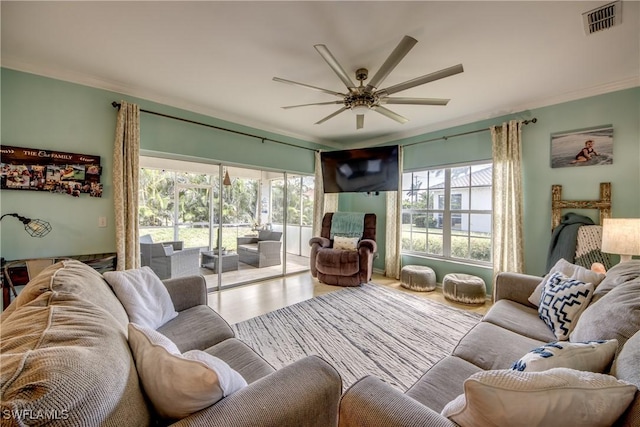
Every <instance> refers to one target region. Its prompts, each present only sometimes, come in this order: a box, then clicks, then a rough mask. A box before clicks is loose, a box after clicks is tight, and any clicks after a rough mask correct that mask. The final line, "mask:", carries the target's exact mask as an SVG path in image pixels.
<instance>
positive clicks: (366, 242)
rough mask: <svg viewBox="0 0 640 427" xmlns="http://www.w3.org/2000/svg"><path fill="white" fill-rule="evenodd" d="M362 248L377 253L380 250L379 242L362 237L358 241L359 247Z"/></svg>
mask: <svg viewBox="0 0 640 427" xmlns="http://www.w3.org/2000/svg"><path fill="white" fill-rule="evenodd" d="M360 248H367V249H369V250H370V251H371V252H374V253H375V252H377V251H378V244H377V243H376V242H375V240H371V239H362V240H360V241H359V242H358V249H360Z"/></svg>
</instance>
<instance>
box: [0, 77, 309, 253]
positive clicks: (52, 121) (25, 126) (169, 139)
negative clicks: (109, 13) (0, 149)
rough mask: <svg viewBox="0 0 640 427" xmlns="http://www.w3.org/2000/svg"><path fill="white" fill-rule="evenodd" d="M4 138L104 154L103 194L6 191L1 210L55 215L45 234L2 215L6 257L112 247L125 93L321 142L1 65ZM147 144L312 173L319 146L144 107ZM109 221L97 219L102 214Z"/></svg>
mask: <svg viewBox="0 0 640 427" xmlns="http://www.w3.org/2000/svg"><path fill="white" fill-rule="evenodd" d="M0 85H1V86H0V87H1V91H2V99H1V104H0V107H1V125H2V126H1V132H0V135H1V143H2V144H3V145H15V146H19V147H29V148H41V149H45V150H56V151H68V152H74V153H86V154H92V155H98V156H100V157H101V164H102V167H103V174H102V177H101V181H102V183H103V185H104V194H103V197H102V198H92V197H89V196H88V195H82V196H81V197H79V198H74V197H71V196H67V195H61V194H51V193H47V192H30V191H17V190H2V191H0V211H1V213H2V214H5V213H11V212H17V213H19V214H21V215H24V216H29V217H34V218H40V219H43V220H46V221H49V222H50V223H51V225H52V227H53V231H51V233H49V234H48V235H47V236H45V237H43V238H32V237H30V236H28V235H27V234H26V233H25V232H24V230H23V227H22V224H20V222H18V221H17V220H16V219H14V218H5V219H4V220H3V221H2V223H0V234H1V236H0V255H2V257H4V258H5V259H7V260H11V259H21V258H29V257H46V256H64V255H79V254H90V253H102V252H112V251H113V250H114V249H115V237H114V231H113V218H114V212H113V188H112V184H111V181H112V169H113V167H112V165H113V154H112V151H113V142H114V138H115V133H114V129H115V124H116V114H117V112H116V110H115V109H114V108H113V107H112V106H111V102H113V101H117V102H119V101H120V100H123V99H124V100H126V101H129V102H135V103H137V104H139V105H140V106H141V108H143V109H148V110H151V111H156V112H160V113H164V114H169V115H176V116H180V117H182V118H185V119H189V120H194V121H201V122H205V123H207V124H211V125H214V126H220V127H225V128H230V129H234V130H237V131H241V132H246V133H250V134H258V135H260V136H264V137H266V138H273V139H276V140H278V141H283V142H288V143H293V144H298V145H300V146H304V147H308V148H318V146H317V145H315V144H312V143H310V142H307V141H302V140H296V139H294V138H289V137H286V136H282V135H276V134H272V133H268V132H264V131H260V130H257V129H251V128H247V127H243V126H240V125H237V124H233V123H229V122H225V121H222V120H217V119H214V118H211V117H207V116H203V115H200V114H195V113H191V112H187V111H184V110H180V109H177V108H172V107H168V106H165V105H161V104H157V103H154V102H150V101H146V100H142V99H138V98H134V97H130V96H125V95H122V94H117V93H114V92H109V91H105V90H101V89H94V88H90V87H86V86H82V85H78V84H73V83H67V82H63V81H60V80H54V79H50V78H45V77H40V76H36V75H33V74H28V73H22V72H18V71H14V70H9V69H5V68H3V69H1V74H0ZM140 127H141V148H142V149H143V150H148V151H150V152H155V153H175V154H179V155H181V156H185V157H200V158H208V159H211V160H212V161H221V162H226V163H236V164H240V165H253V166H257V167H260V168H265V169H275V170H279V171H284V170H287V171H292V172H300V173H310V174H313V171H314V156H313V151H309V150H304V149H300V148H295V147H289V146H286V145H281V144H276V143H273V142H269V141H265V142H264V143H262V141H261V140H259V139H255V138H250V137H245V136H240V135H236V134H232V133H229V132H224V131H220V130H215V129H211V128H208V127H204V126H199V125H194V124H188V123H184V122H180V121H176V120H170V119H166V118H161V117H158V116H153V115H149V114H144V113H143V114H141V118H140ZM101 216H104V217H106V218H107V227H106V228H99V227H98V218H99V217H101Z"/></svg>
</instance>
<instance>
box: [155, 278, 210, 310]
mask: <svg viewBox="0 0 640 427" xmlns="http://www.w3.org/2000/svg"><path fill="white" fill-rule="evenodd" d="M162 283H164V285H165V286H166V287H167V290H168V291H169V296H170V297H171V301H173V306H174V307H175V309H176V311H183V310H186V309H188V308H191V307H195V306H197V305H207V282H205V280H204V277H203V276H185V277H177V278H175V279H166V280H163V281H162Z"/></svg>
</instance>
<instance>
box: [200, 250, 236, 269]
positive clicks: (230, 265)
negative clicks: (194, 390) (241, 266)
mask: <svg viewBox="0 0 640 427" xmlns="http://www.w3.org/2000/svg"><path fill="white" fill-rule="evenodd" d="M221 258H222V270H221V272H222V273H224V272H225V271H233V270H237V269H238V259H239V257H238V254H237V253H235V252H227V253H226V254H223V255H218V254H217V253H215V252H214V251H207V252H202V266H203V267H204V268H208V269H210V270H213V272H214V273H217V272H218V269H219V266H220V259H221Z"/></svg>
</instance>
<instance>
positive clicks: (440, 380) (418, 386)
mask: <svg viewBox="0 0 640 427" xmlns="http://www.w3.org/2000/svg"><path fill="white" fill-rule="evenodd" d="M481 370H482V369H480V368H478V367H477V366H476V365H474V364H473V363H469V362H467V361H466V360H462V359H460V358H459V357H455V356H446V357H444V358H443V359H440V361H438V362H437V363H436V364H435V365H433V366H432V367H431V369H429V370H428V371H427V372H426V373H425V374H424V375H423V376H422V377H421V378H420V379H419V380H418V381H416V382H415V384H413V385H412V386H411V388H410V389H409V390H407V396H410V397H412V398H414V399H415V400H417V401H418V402H420V403H422V404H423V405H425V406H427V407H429V408H431V409H432V410H434V411H436V412H440V411H442V408H444V407H445V406H446V405H447V403H449V402H451V401H452V400H453V399H455V398H456V397H457V396H459V395H460V394H461V393H464V388H463V386H462V385H463V383H464V381H465V380H466V379H467V378H469V377H470V376H471V375H473V374H475V373H476V372H480V371H481Z"/></svg>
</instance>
